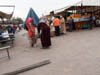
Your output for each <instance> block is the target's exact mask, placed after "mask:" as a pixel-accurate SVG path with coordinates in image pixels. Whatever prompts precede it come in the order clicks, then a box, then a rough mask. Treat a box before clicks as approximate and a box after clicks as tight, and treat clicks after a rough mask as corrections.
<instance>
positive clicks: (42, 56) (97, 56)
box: [0, 28, 100, 75]
mask: <svg viewBox="0 0 100 75" xmlns="http://www.w3.org/2000/svg"><path fill="white" fill-rule="evenodd" d="M28 44H29V42H28V39H27V37H26V32H25V31H21V33H17V34H16V40H15V47H14V48H11V49H10V55H11V60H8V58H7V57H5V56H6V52H5V51H2V52H0V75H2V74H4V73H6V72H10V71H14V70H16V69H19V68H21V67H25V66H28V65H31V64H34V63H37V62H40V61H43V60H47V59H50V61H51V64H49V65H46V66H43V67H40V68H37V69H34V70H30V71H28V72H24V73H21V74H19V75H100V28H95V29H93V30H82V31H74V32H71V33H69V32H68V33H67V35H64V36H60V37H54V38H52V47H51V48H50V49H47V50H43V49H40V47H41V44H40V41H39V40H38V47H37V48H30V47H29V45H28Z"/></svg>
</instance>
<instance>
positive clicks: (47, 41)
mask: <svg viewBox="0 0 100 75" xmlns="http://www.w3.org/2000/svg"><path fill="white" fill-rule="evenodd" d="M33 21H34V19H33V18H31V17H30V18H28V19H27V21H26V27H27V29H28V34H29V39H30V46H31V47H33V46H34V44H35V43H36V39H37V38H38V37H40V39H41V44H42V48H43V49H47V48H49V47H50V46H51V38H50V27H49V26H48V25H47V24H46V21H45V20H43V19H41V20H40V22H39V23H38V25H37V31H38V33H37V35H38V37H36V35H35V26H34V24H33Z"/></svg>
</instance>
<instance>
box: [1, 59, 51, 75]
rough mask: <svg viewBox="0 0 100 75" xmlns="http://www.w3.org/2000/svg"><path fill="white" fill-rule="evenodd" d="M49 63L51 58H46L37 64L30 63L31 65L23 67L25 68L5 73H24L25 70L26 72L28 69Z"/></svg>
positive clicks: (9, 74) (8, 74) (6, 74)
mask: <svg viewBox="0 0 100 75" xmlns="http://www.w3.org/2000/svg"><path fill="white" fill-rule="evenodd" d="M47 64H50V61H49V60H45V61H42V62H39V63H37V64H33V65H30V66H27V67H23V68H21V69H19V70H16V71H13V72H9V73H5V74H3V75H16V74H19V73H23V72H26V71H29V70H32V69H35V68H38V67H41V66H44V65H47Z"/></svg>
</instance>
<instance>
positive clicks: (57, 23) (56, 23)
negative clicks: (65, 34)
mask: <svg viewBox="0 0 100 75" xmlns="http://www.w3.org/2000/svg"><path fill="white" fill-rule="evenodd" d="M53 25H54V27H55V35H56V36H60V27H59V26H60V20H59V19H58V17H57V16H56V17H55V19H54V20H53Z"/></svg>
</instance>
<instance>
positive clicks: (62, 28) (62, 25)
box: [60, 16, 66, 34]
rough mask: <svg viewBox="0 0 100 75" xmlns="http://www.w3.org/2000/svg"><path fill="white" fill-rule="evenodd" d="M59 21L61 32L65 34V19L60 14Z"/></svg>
mask: <svg viewBox="0 0 100 75" xmlns="http://www.w3.org/2000/svg"><path fill="white" fill-rule="evenodd" d="M60 19H61V20H60V23H61V34H65V33H66V25H65V19H64V18H63V17H62V16H60Z"/></svg>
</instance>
